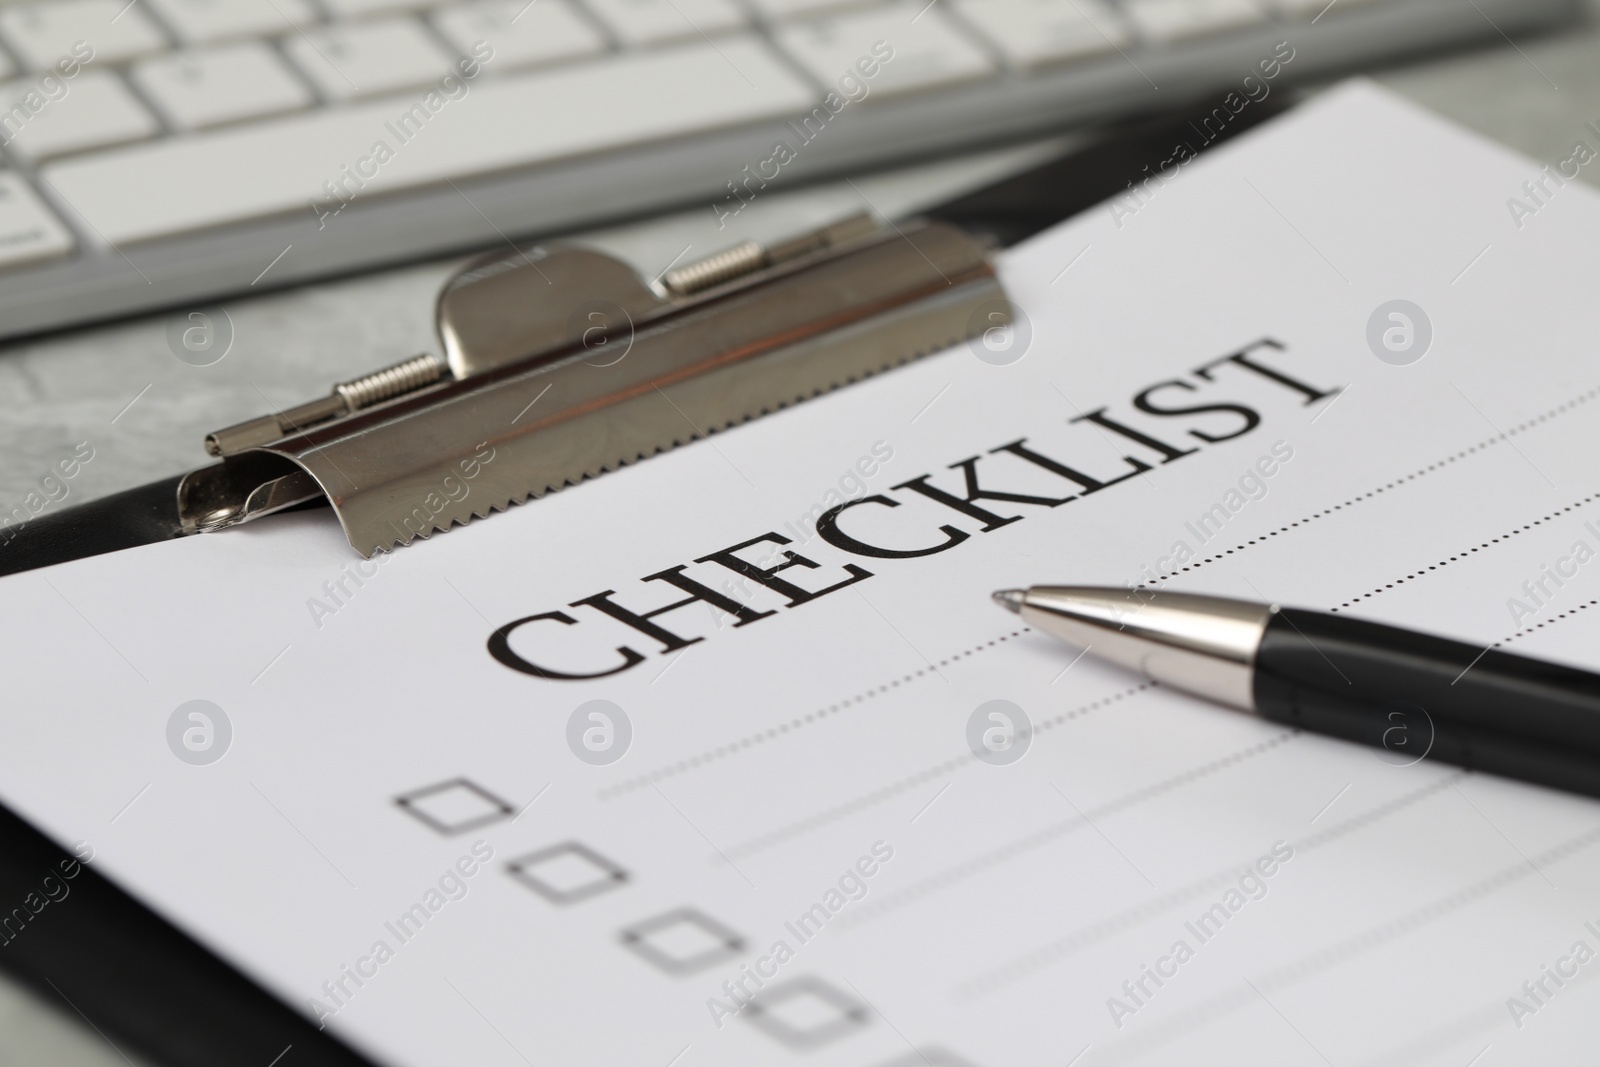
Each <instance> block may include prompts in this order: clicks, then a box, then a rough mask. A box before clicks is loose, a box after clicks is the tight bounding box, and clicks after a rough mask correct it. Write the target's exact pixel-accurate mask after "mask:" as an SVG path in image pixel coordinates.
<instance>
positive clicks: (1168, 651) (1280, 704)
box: [994, 585, 1600, 796]
mask: <svg viewBox="0 0 1600 1067" xmlns="http://www.w3.org/2000/svg"><path fill="white" fill-rule="evenodd" d="M994 599H995V600H996V602H998V603H999V604H1000V605H1001V606H1002V607H1004V608H1006V609H1007V610H1009V611H1012V612H1015V613H1017V614H1018V615H1020V616H1022V618H1023V619H1024V620H1025V621H1026V622H1027V623H1028V624H1029V625H1031V626H1033V627H1035V628H1036V629H1039V630H1041V631H1043V632H1045V633H1048V634H1051V635H1053V636H1055V637H1058V638H1061V639H1062V640H1064V641H1067V642H1069V643H1071V644H1074V645H1077V646H1080V647H1082V648H1083V649H1084V650H1085V652H1092V653H1094V655H1096V656H1098V657H1099V658H1101V659H1104V660H1106V661H1108V662H1111V663H1115V664H1117V665H1119V666H1122V667H1126V668H1128V669H1130V670H1135V671H1139V672H1141V673H1143V674H1146V675H1148V676H1149V677H1150V678H1152V679H1154V680H1155V681H1156V682H1158V683H1160V684H1162V685H1169V686H1171V687H1173V688H1174V689H1181V690H1184V691H1185V692H1188V693H1192V694H1194V695H1196V696H1201V697H1205V698H1208V699H1210V700H1214V701H1216V702H1218V703H1220V704H1226V705H1228V706H1229V707H1233V708H1237V709H1239V710H1241V711H1246V712H1250V713H1253V714H1255V715H1258V716H1260V717H1261V718H1263V719H1270V720H1272V721H1274V722H1280V723H1284V724H1285V725H1289V726H1294V727H1298V728H1301V729H1305V730H1310V731H1313V732H1315V733H1320V734H1327V735H1329V736H1332V737H1338V738H1343V739H1345V740H1348V741H1356V742H1360V743H1364V744H1368V745H1373V746H1377V747H1379V748H1381V749H1384V750H1385V752H1384V758H1385V760H1386V761H1387V762H1391V763H1395V764H1409V763H1415V762H1418V761H1420V760H1421V759H1423V758H1432V759H1436V760H1440V761H1443V762H1446V763H1453V764H1456V765H1458V766H1462V767H1467V768H1471V769H1474V770H1481V771H1487V772H1488V773H1491V774H1499V775H1504V776H1506V777H1508V778H1518V779H1521V780H1522V781H1526V782H1534V783H1537V784H1540V785H1546V786H1551V787H1554V788H1557V789H1566V790H1570V791H1572V792H1576V793H1584V794H1587V795H1589V796H1600V675H1596V674H1591V673H1590V672H1588V671H1583V670H1578V669H1576V668H1574V667H1566V666H1562V665H1560V664H1556V663H1547V662H1544V661H1542V660H1536V659H1529V658H1527V657H1525V656H1517V655H1512V654H1511V653H1507V652H1501V651H1499V650H1497V649H1495V648H1493V647H1490V648H1488V649H1482V648H1478V647H1475V646H1473V645H1469V644H1464V643H1462V642H1459V641H1452V640H1449V639H1447V638H1442V637H1435V636H1433V635H1430V634H1423V633H1418V632H1416V631H1413V630H1403V629H1400V628H1398V627H1394V626H1385V625H1383V624H1381V623H1376V622H1369V621H1367V620H1365V619H1357V618H1352V617H1350V616H1346V615H1332V614H1328V613H1325V612H1318V611H1306V610H1302V609H1299V608H1281V607H1279V606H1277V605H1276V604H1261V603H1255V602H1251V601H1246V600H1233V599H1227V598H1224V597H1214V596H1200V595H1195V594H1191V593H1170V592H1155V591H1151V590H1133V589H1126V588H1103V587H1094V586H1037V585H1036V586H1033V587H1032V588H1029V589H1025V590H1024V589H1005V590H1001V591H999V592H996V593H995V594H994Z"/></svg>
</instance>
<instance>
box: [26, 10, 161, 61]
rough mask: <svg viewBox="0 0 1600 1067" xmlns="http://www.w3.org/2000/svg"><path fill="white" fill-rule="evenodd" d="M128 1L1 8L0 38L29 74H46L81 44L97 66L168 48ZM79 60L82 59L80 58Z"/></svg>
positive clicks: (154, 27) (147, 19)
mask: <svg viewBox="0 0 1600 1067" xmlns="http://www.w3.org/2000/svg"><path fill="white" fill-rule="evenodd" d="M126 4H127V0H48V2H46V3H37V4H24V5H20V6H11V7H0V34H3V35H4V36H5V39H6V42H7V43H8V44H10V45H11V47H12V49H14V50H15V51H16V53H17V56H18V57H19V58H20V59H21V60H22V62H23V64H24V65H26V66H27V68H28V69H29V70H48V69H49V68H50V67H53V66H55V65H56V64H57V63H58V62H60V61H61V59H62V58H63V57H70V56H72V55H73V54H74V53H73V51H72V46H73V45H74V44H77V43H78V42H80V41H82V42H86V43H87V44H88V45H89V46H90V47H92V48H93V49H94V61H95V62H96V63H118V62H121V61H122V60H125V59H132V58H134V57H135V56H142V55H144V54H146V53H148V52H158V51H160V50H161V49H163V48H165V47H167V41H166V38H165V37H163V36H162V35H161V31H160V30H158V29H156V26H155V24H154V23H153V22H151V21H150V19H149V18H148V17H147V16H146V15H145V13H144V12H143V11H140V10H139V8H138V7H137V6H127V7H126V10H125V9H124V8H125V5H126ZM78 58H79V59H82V58H83V56H82V55H79V56H78Z"/></svg>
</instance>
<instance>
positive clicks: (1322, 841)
mask: <svg viewBox="0 0 1600 1067" xmlns="http://www.w3.org/2000/svg"><path fill="white" fill-rule="evenodd" d="M1466 775H1467V772H1465V771H1461V772H1458V773H1455V774H1448V775H1445V776H1443V777H1442V778H1440V779H1439V780H1438V781H1434V782H1430V783H1428V784H1427V785H1425V786H1423V787H1422V788H1421V789H1415V790H1412V791H1411V792H1409V793H1406V794H1404V795H1402V796H1399V797H1396V798H1394V799H1393V800H1389V801H1386V802H1385V803H1383V804H1380V805H1378V806H1377V807H1375V808H1371V809H1369V810H1367V811H1364V812H1362V813H1361V814H1359V815H1356V816H1354V817H1352V818H1350V819H1346V820H1345V821H1344V822H1341V823H1335V824H1333V825H1332V826H1329V827H1327V828H1326V829H1323V830H1320V831H1318V832H1317V833H1315V834H1312V835H1311V836H1309V837H1306V838H1303V839H1301V840H1298V841H1295V842H1293V844H1294V850H1295V856H1297V857H1298V856H1300V855H1302V854H1304V853H1306V852H1310V851H1312V850H1313V849H1316V848H1320V847H1322V846H1323V845H1326V844H1328V843H1330V842H1332V841H1337V840H1338V839H1339V838H1341V837H1346V836H1348V835H1350V834H1352V833H1355V832H1356V831H1357V830H1362V829H1365V828H1367V827H1368V826H1371V825H1372V824H1374V823H1377V822H1380V821H1381V820H1383V819H1387V818H1389V817H1390V816H1391V815H1395V814H1397V813H1399V812H1401V811H1404V810H1405V809H1406V808H1409V807H1411V806H1412V805H1414V804H1418V803H1420V802H1421V801H1423V800H1426V799H1427V798H1428V797H1431V796H1433V795H1434V794H1436V793H1439V792H1441V791H1443V790H1444V789H1447V788H1449V787H1450V786H1452V785H1454V784H1456V783H1457V782H1459V781H1461V779H1463V778H1465V777H1466ZM1250 863H1251V860H1248V859H1247V860H1245V861H1243V862H1241V863H1236V864H1234V865H1233V866H1231V867H1228V868H1226V869H1224V870H1221V871H1218V872H1216V873H1215V874H1211V875H1207V876H1206V877H1204V878H1200V879H1197V880H1195V881H1193V882H1190V883H1189V884H1188V885H1186V886H1183V887H1182V888H1180V889H1175V890H1173V891H1172V892H1170V893H1167V894H1165V895H1164V896H1160V897H1157V898H1156V899H1154V900H1149V901H1146V902H1145V903H1143V904H1140V905H1137V906H1136V907H1132V908H1128V909H1127V910H1125V911H1122V912H1118V913H1117V914H1116V915H1113V916H1111V917H1110V918H1107V919H1104V920H1102V921H1100V922H1098V923H1095V924H1094V925H1093V926H1087V927H1084V928H1082V929H1079V930H1074V931H1073V932H1072V933H1070V934H1067V935H1066V936H1064V937H1059V938H1056V939H1055V940H1053V941H1050V942H1047V943H1046V944H1044V945H1042V946H1041V947H1039V948H1036V949H1034V950H1032V951H1031V952H1028V953H1027V954H1026V955H1023V956H1020V957H1018V958H1017V959H1014V960H1011V961H1009V962H1006V963H1002V964H1000V965H999V966H997V967H993V968H991V969H989V970H987V971H985V972H983V973H982V974H980V975H978V976H977V977H975V978H972V979H969V980H968V981H966V982H964V983H962V984H961V986H959V987H958V988H957V990H956V993H957V995H958V996H961V997H963V998H968V999H971V998H977V997H982V996H985V995H987V994H989V993H993V992H994V991H995V990H997V989H1002V988H1004V987H1005V986H1008V985H1013V984H1015V983H1016V982H1019V981H1021V980H1023V979H1024V978H1027V977H1028V976H1029V975H1031V974H1033V973H1035V972H1037V971H1041V970H1043V969H1044V968H1046V967H1049V966H1051V965H1053V964H1056V963H1060V962H1061V961H1062V960H1064V959H1067V958H1068V957H1071V956H1074V955H1076V954H1077V953H1079V952H1081V951H1083V950H1084V949H1086V948H1088V947H1089V946H1091V945H1095V944H1098V943H1099V942H1101V941H1104V940H1106V939H1107V938H1109V937H1112V936H1114V935H1116V934H1119V933H1121V932H1122V931H1124V930H1128V929H1131V928H1132V927H1135V926H1137V925H1139V924H1140V923H1143V922H1145V921H1146V920H1149V919H1153V918H1155V917H1156V916H1157V915H1163V914H1165V913H1167V912H1169V911H1171V910H1173V909H1174V908H1177V907H1179V906H1181V905H1183V904H1187V903H1189V902H1190V901H1193V900H1197V899H1199V898H1201V897H1204V896H1205V895H1206V894H1208V893H1211V892H1214V891H1216V890H1217V889H1219V888H1221V887H1222V886H1225V885H1231V884H1233V883H1234V882H1236V881H1238V879H1239V872H1240V871H1241V870H1243V869H1245V868H1248V867H1249V866H1250Z"/></svg>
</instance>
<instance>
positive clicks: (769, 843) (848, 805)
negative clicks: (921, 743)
mask: <svg viewBox="0 0 1600 1067" xmlns="http://www.w3.org/2000/svg"><path fill="white" fill-rule="evenodd" d="M1155 685H1156V683H1155V682H1153V681H1147V682H1143V683H1141V684H1139V685H1136V686H1133V687H1131V688H1128V689H1124V690H1122V692H1120V693H1113V694H1111V695H1110V696H1108V697H1102V698H1101V699H1099V700H1096V701H1094V702H1093V703H1091V704H1084V705H1083V706H1082V707H1077V708H1073V709H1072V710H1071V711H1064V712H1062V713H1061V714H1060V715H1057V716H1055V717H1054V718H1051V719H1046V720H1045V721H1044V722H1041V723H1038V724H1037V725H1035V726H1034V728H1033V731H1032V732H1033V736H1035V737H1037V736H1038V735H1039V734H1042V733H1044V732H1045V731H1046V730H1050V729H1053V728H1055V727H1057V726H1060V725H1061V724H1062V723H1064V722H1067V721H1068V720H1070V719H1076V718H1080V717H1082V716H1084V715H1088V714H1089V713H1091V712H1093V711H1096V710H1098V709H1100V708H1103V707H1107V706H1109V705H1111V704H1115V703H1117V702H1118V701H1121V700H1126V699H1128V698H1129V697H1131V696H1137V695H1138V694H1140V693H1142V692H1144V691H1145V690H1146V689H1153V688H1154V687H1155ZM977 762H979V761H978V757H977V756H976V755H974V754H973V753H971V752H964V753H962V754H961V755H959V756H957V757H956V758H954V759H949V760H945V761H944V762H943V763H939V764H936V765H934V766H932V767H929V768H927V769H926V770H923V771H919V772H918V773H916V774H913V775H910V776H908V777H905V778H902V779H900V780H899V781H898V782H891V783H889V784H888V785H886V786H883V787H881V788H879V789H875V790H873V791H872V792H870V793H864V794H862V795H861V796H859V797H856V798H854V799H852V800H847V801H844V802H843V803H841V804H837V805H835V806H833V807H831V808H828V809H826V810H824V811H821V812H818V813H817V814H815V815H812V816H809V817H807V818H804V819H800V820H797V821H795V822H792V823H789V824H788V825H787V826H781V827H779V828H778V829H776V830H772V831H769V832H768V833H765V834H762V835H761V836H760V837H754V838H751V839H750V840H748V841H745V842H741V843H740V844H737V845H734V846H733V847H732V848H729V849H726V850H725V855H726V856H727V857H728V858H729V859H742V858H744V857H745V856H750V855H754V854H755V853H757V852H764V851H766V850H767V849H769V848H771V847H773V846H774V845H780V844H782V843H784V842H785V841H790V840H792V839H794V838H796V837H800V836H801V835H803V834H807V833H810V832H811V831H812V830H816V829H818V828H819V827H823V826H826V825H828V824H829V823H833V822H838V821H839V820H840V819H844V818H848V817H849V816H851V815H854V814H856V813H857V812H859V811H863V810H865V809H867V808H870V807H875V806H876V805H878V804H882V803H883V802H884V801H886V800H891V799H893V798H894V797H897V796H899V795H901V794H902V793H904V792H906V791H907V790H910V789H915V788H916V787H917V786H919V785H926V784H927V783H928V782H932V781H936V780H937V779H939V778H943V777H944V776H945V775H947V774H951V773H953V772H955V771H959V770H965V769H966V768H967V767H970V766H972V764H974V763H977Z"/></svg>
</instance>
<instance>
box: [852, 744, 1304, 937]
mask: <svg viewBox="0 0 1600 1067" xmlns="http://www.w3.org/2000/svg"><path fill="white" fill-rule="evenodd" d="M1299 736H1302V735H1301V733H1300V731H1299V730H1285V731H1284V732H1283V733H1280V734H1274V735H1273V736H1272V737H1269V738H1267V739H1266V740H1265V741H1260V742H1257V743H1256V744H1254V745H1251V746H1250V747H1249V748H1242V749H1240V750H1239V751H1237V752H1230V753H1229V754H1228V755H1226V756H1222V757H1221V758H1219V759H1214V760H1212V761H1211V762H1209V763H1205V764H1202V765H1200V766H1199V767H1195V768H1194V769H1192V770H1188V771H1185V772H1183V773H1182V774H1179V775H1176V776H1174V777H1172V778H1167V779H1164V780H1162V781H1159V782H1156V783H1154V784H1153V785H1148V786H1145V787H1144V788H1143V789H1138V790H1135V791H1134V792H1132V793H1128V794H1127V795H1125V796H1121V797H1118V798H1116V799H1115V800H1110V801H1107V802H1106V803H1104V804H1101V805H1100V806H1099V807H1096V808H1090V809H1089V810H1088V811H1086V812H1084V813H1083V816H1082V817H1081V818H1080V817H1077V816H1074V817H1073V818H1071V819H1066V820H1063V821H1062V822H1058V823H1054V824H1052V825H1050V826H1046V827H1045V828H1043V829H1042V830H1035V831H1034V832H1033V833H1031V834H1028V835H1026V836H1024V837H1020V838H1017V839H1016V840H1014V841H1008V842H1006V843H1005V844H1003V845H1001V846H999V847H998V848H993V849H990V850H989V851H988V852H984V853H981V854H980V855H977V856H974V857H973V858H971V859H969V860H963V861H962V862H960V863H957V864H955V865H954V866H951V867H946V868H945V869H944V870H942V871H939V872H937V873H935V874H931V875H929V876H928V877H926V878H923V879H921V880H919V881H916V882H912V883H911V884H910V885H908V886H906V887H905V888H903V889H899V890H896V891H895V892H893V893H891V894H889V895H888V896H884V897H879V898H878V899H877V900H875V901H871V902H869V903H868V904H867V905H866V906H865V907H859V906H858V907H857V908H856V909H855V910H854V911H851V912H848V913H845V914H843V915H840V916H839V919H838V921H837V922H836V923H835V925H837V926H842V927H845V928H846V929H850V928H853V927H856V926H860V925H861V924H862V923H865V922H870V921H871V920H872V919H874V918H876V917H877V916H879V915H883V914H885V913H887V912H890V911H894V910H897V909H899V908H903V907H905V906H906V905H908V904H912V903H915V902H916V901H918V900H921V899H922V898H923V897H926V896H929V895H930V894H933V893H936V892H939V891H940V890H943V889H947V888H949V887H950V886H952V885H955V884H956V883H957V882H964V881H966V880H967V879H968V878H972V877H974V876H976V875H979V874H983V873H984V872H986V871H988V870H989V869H990V868H991V867H995V866H997V865H999V864H1001V863H1005V862H1007V861H1009V860H1013V859H1015V858H1017V857H1018V856H1022V855H1025V854H1027V853H1029V852H1032V851H1034V850H1036V849H1038V848H1042V847H1043V846H1045V845H1048V844H1050V843H1051V842H1052V841H1055V840H1056V839H1057V838H1060V837H1065V836H1066V835H1067V834H1070V833H1075V832H1076V831H1078V830H1081V829H1083V828H1084V827H1085V826H1088V825H1090V824H1091V823H1093V822H1094V820H1095V819H1096V818H1098V817H1100V816H1104V815H1113V814H1116V813H1117V812H1120V811H1123V810H1125V809H1127V808H1131V807H1133V806H1134V805H1136V804H1142V803H1144V802H1145V801H1147V800H1151V799H1154V798H1155V797H1158V796H1161V795H1162V794H1164V793H1170V792H1171V791H1172V790H1174V789H1178V788H1181V787H1183V786H1185V785H1188V784H1190V783H1191V782H1195V781H1198V780H1199V779H1201V778H1205V777H1208V776H1210V775H1213V774H1216V773H1217V772H1218V771H1222V770H1225V769H1227V768H1229V767H1232V766H1234V765H1236V764H1239V763H1243V762H1244V761H1245V760H1248V759H1253V758H1255V757H1256V756H1260V755H1264V754H1265V753H1268V752H1271V751H1272V750H1273V749H1275V748H1278V747H1279V746H1280V745H1284V744H1287V743H1288V742H1290V741H1292V740H1294V739H1295V738H1296V737H1299Z"/></svg>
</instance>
